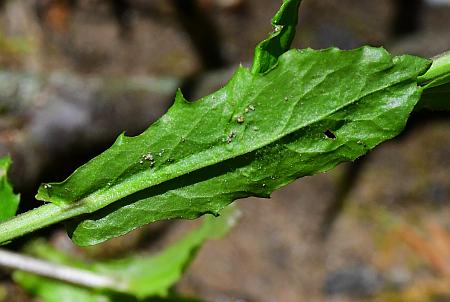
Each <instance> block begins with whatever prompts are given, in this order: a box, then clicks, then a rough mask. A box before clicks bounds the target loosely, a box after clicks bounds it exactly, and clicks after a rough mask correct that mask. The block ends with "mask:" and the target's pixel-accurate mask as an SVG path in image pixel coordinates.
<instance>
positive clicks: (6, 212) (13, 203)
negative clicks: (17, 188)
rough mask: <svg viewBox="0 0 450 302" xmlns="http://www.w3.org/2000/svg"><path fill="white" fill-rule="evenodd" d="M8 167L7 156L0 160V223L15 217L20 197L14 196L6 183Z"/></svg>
mask: <svg viewBox="0 0 450 302" xmlns="http://www.w3.org/2000/svg"><path fill="white" fill-rule="evenodd" d="M10 165H11V158H10V157H9V156H6V157H2V158H0V221H3V220H7V219H9V218H11V217H13V216H15V215H16V211H17V207H18V206H19V201H20V196H19V195H16V194H14V192H13V189H12V187H11V185H10V183H9V182H8V170H9V166H10Z"/></svg>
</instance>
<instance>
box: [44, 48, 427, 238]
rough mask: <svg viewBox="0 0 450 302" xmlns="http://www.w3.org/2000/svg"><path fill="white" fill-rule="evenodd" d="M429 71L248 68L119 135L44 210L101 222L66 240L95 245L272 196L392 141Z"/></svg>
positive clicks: (359, 59) (372, 56) (316, 60)
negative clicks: (55, 207)
mask: <svg viewBox="0 0 450 302" xmlns="http://www.w3.org/2000/svg"><path fill="white" fill-rule="evenodd" d="M428 67H429V61H428V60H425V59H422V58H418V57H414V56H408V55H406V56H399V57H392V56H391V55H389V53H388V52H387V51H385V50H384V49H382V48H372V47H362V48H359V49H355V50H351V51H342V50H339V49H336V48H331V49H326V50H319V51H317V50H312V49H304V50H291V51H288V52H286V53H284V54H283V55H281V56H280V58H279V60H278V64H277V66H276V67H274V68H273V69H271V70H270V71H268V72H267V73H265V74H262V75H260V74H256V75H253V74H252V73H251V72H250V71H249V70H247V69H245V68H242V67H241V68H239V69H238V71H237V72H236V73H235V75H234V76H233V78H232V79H231V80H230V82H229V83H228V84H227V85H226V86H225V87H224V88H222V89H221V90H219V91H217V92H215V93H213V94H212V95H210V96H207V97H204V98H202V99H200V100H198V101H196V102H193V103H189V102H187V101H185V100H184V99H183V97H182V96H181V94H180V93H178V95H177V97H176V101H175V104H174V105H173V106H172V107H171V108H170V109H169V111H168V113H166V114H165V115H164V116H163V117H162V118H161V119H160V120H158V121H157V122H156V123H154V124H153V125H152V126H151V127H150V128H149V129H148V130H146V131H145V132H144V133H142V134H141V135H139V136H136V137H126V136H124V135H121V136H120V137H119V138H118V139H117V141H116V142H115V144H114V145H113V146H112V147H111V148H110V149H109V150H107V151H105V152H104V153H103V154H101V155H99V156H98V157H96V158H95V159H93V160H91V161H90V162H88V163H87V164H85V165H84V166H82V167H80V168H79V169H77V170H76V171H75V172H74V174H72V175H71V176H70V177H69V178H68V179H66V180H65V181H64V182H62V183H58V184H46V185H43V186H41V187H40V189H39V193H38V195H37V198H38V199H41V200H45V201H49V202H53V203H56V204H59V205H60V206H61V211H64V209H66V208H67V209H71V210H74V209H76V211H77V214H78V213H82V212H84V213H92V212H95V213H93V214H90V215H87V216H82V217H81V218H79V219H78V220H77V222H76V224H75V225H73V226H72V227H71V228H70V229H71V235H72V239H73V240H74V242H75V243H77V244H79V245H89V244H95V243H99V242H101V241H104V240H107V239H109V238H111V237H114V236H118V235H121V234H124V233H126V232H128V231H130V230H132V229H134V228H137V227H139V226H141V225H143V224H146V223H150V222H153V221H156V220H161V219H169V218H196V217H198V216H200V215H202V214H204V213H218V212H219V211H220V210H221V209H222V208H223V207H225V206H226V205H227V204H229V203H230V202H232V201H233V200H235V199H237V198H242V197H247V196H269V195H270V193H271V192H272V191H273V190H275V189H277V188H279V187H281V186H283V185H285V184H288V183H290V182H292V181H293V180H294V179H296V178H298V177H301V176H305V175H311V174H314V173H318V172H322V171H327V170H329V169H331V168H333V167H334V166H336V165H337V164H339V163H340V162H343V161H348V160H354V159H356V158H358V157H360V156H361V155H363V154H365V153H366V152H367V151H369V150H371V149H372V148H374V147H375V146H376V145H377V144H379V143H381V142H383V141H385V140H387V139H390V138H392V137H394V136H396V135H397V134H398V133H399V132H400V131H401V130H402V129H403V127H404V125H405V123H406V120H407V118H408V116H409V114H410V112H411V110H412V108H413V107H414V106H415V105H416V103H417V102H418V100H419V98H420V94H421V88H420V87H418V86H417V82H416V81H417V76H418V75H420V74H422V73H423V72H425V71H426V70H427V68H428ZM330 133H331V134H332V135H328V137H327V135H326V134H330ZM108 205H109V206H108ZM100 209H102V210H100ZM98 210H100V211H98Z"/></svg>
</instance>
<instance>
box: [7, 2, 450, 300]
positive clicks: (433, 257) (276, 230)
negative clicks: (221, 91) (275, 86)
mask: <svg viewBox="0 0 450 302" xmlns="http://www.w3.org/2000/svg"><path fill="white" fill-rule="evenodd" d="M280 3H281V1H279V0H0V156H3V155H6V154H8V153H9V154H11V155H12V157H13V160H14V165H13V168H12V171H11V177H12V182H13V184H14V187H15V189H16V191H17V192H21V196H22V205H21V209H20V210H21V211H26V210H28V209H31V208H33V207H36V206H38V205H39V202H37V201H35V200H34V197H33V196H34V194H35V192H36V190H37V187H38V185H39V183H41V182H44V181H60V180H63V179H64V178H65V177H67V176H68V175H69V174H70V173H71V172H72V171H73V170H74V169H75V168H76V167H78V166H79V165H81V164H82V163H84V162H86V161H87V160H89V159H90V158H92V157H94V156H95V155H97V154H99V153H100V152H101V151H103V150H104V149H106V148H107V147H108V146H110V145H111V144H112V142H113V141H114V139H115V137H116V136H117V135H118V134H119V133H121V132H122V131H124V130H125V131H126V132H127V134H128V135H134V134H137V133H140V132H141V131H142V130H144V129H145V128H146V127H147V126H148V125H149V124H150V123H151V122H153V121H154V120H155V119H157V118H158V117H159V116H161V115H162V114H163V113H164V112H165V110H166V109H167V108H168V107H169V106H170V105H171V103H172V100H173V96H174V94H175V91H176V89H177V88H178V87H182V90H183V92H184V94H185V96H186V97H187V98H188V99H191V100H194V99H196V98H198V97H200V96H202V95H206V94H208V93H210V92H212V91H214V90H216V89H217V88H219V87H221V86H222V85H223V84H224V83H225V82H226V81H227V80H228V78H229V77H230V75H231V73H232V72H233V70H234V69H235V67H236V66H237V65H238V64H240V63H241V64H243V65H249V64H250V62H251V59H252V55H253V49H254V47H255V45H256V44H257V43H258V41H260V40H262V39H264V38H265V37H266V36H267V34H268V33H269V32H270V31H271V30H272V28H271V25H270V19H271V17H272V16H273V14H274V12H275V11H276V10H277V9H278V7H279V5H280ZM363 44H370V45H375V46H381V45H383V46H384V47H385V48H386V49H388V50H389V51H391V52H393V53H397V54H400V53H410V54H416V55H421V56H425V57H431V56H433V55H436V54H439V53H442V52H444V51H446V50H449V49H450V1H448V0H427V1H426V0H377V1H373V0H315V1H314V0H304V1H303V3H302V6H301V13H300V25H299V30H298V34H297V37H296V39H295V42H294V46H295V47H300V48H304V47H312V48H325V47H330V46H338V47H340V48H344V49H349V48H354V47H358V46H360V45H363ZM449 133H450V116H449V115H448V114H444V113H433V114H430V113H427V112H424V113H419V114H415V115H414V116H413V117H412V119H411V120H410V122H409V124H408V126H407V129H406V130H405V132H404V133H403V134H402V135H401V136H400V137H399V138H398V139H396V140H394V141H392V142H387V143H385V144H383V145H382V146H380V147H378V148H376V150H374V151H373V152H371V153H370V154H369V155H368V156H366V157H364V158H363V159H360V160H358V161H357V162H355V163H352V164H344V165H341V166H340V167H338V168H337V169H335V170H333V171H332V172H330V173H327V174H322V175H318V176H314V177H307V178H303V179H301V180H298V181H297V182H295V183H293V184H291V185H289V186H287V187H286V188H284V189H282V190H280V191H278V192H276V193H274V194H273V197H272V198H271V199H268V200H262V199H256V198H251V199H250V200H241V201H238V202H237V204H238V205H239V206H240V208H241V209H242V211H243V217H242V219H241V222H240V224H239V225H238V226H237V227H235V228H234V230H233V231H232V232H231V234H230V235H229V236H228V237H226V238H225V239H223V240H220V241H214V242H209V243H208V244H207V245H206V246H205V247H204V248H203V249H202V250H201V251H200V253H199V255H198V257H197V258H196V260H195V261H194V263H193V265H192V266H191V267H190V268H189V269H188V271H187V273H186V275H185V277H184V278H183V279H182V281H181V283H180V284H179V285H178V287H177V289H178V290H179V291H180V292H182V293H185V294H188V295H193V296H197V297H200V298H203V299H205V300H208V301H217V302H228V301H230V302H231V301H240V302H244V301H246V302H252V301H261V302H266V301H267V302H269V301H270V302H272V301H283V302H291V301H292V302H294V301H312V302H315V301H332V302H337V301H339V302H341V301H388V302H389V301H408V302H409V301H412V302H414V301H418V302H423V301H433V302H434V301H436V302H437V301H440V302H442V301H450V228H449V227H450V219H449V218H450V135H449ZM193 224H195V222H189V221H180V222H178V221H176V222H162V223H156V224H153V225H150V226H148V227H144V228H142V229H140V230H138V231H134V232H132V233H131V234H129V235H127V236H124V237H121V238H117V239H114V240H111V241H109V242H107V243H105V244H102V245H100V246H94V247H92V248H88V249H83V250H80V249H77V248H75V247H74V246H73V245H71V244H70V240H69V239H68V238H67V235H65V233H64V231H62V228H59V227H53V228H50V229H47V230H44V231H42V232H40V233H39V234H40V235H42V236H47V237H49V238H50V239H51V241H52V243H53V244H54V245H56V246H58V247H60V248H63V249H67V250H72V251H75V252H77V253H87V254H89V255H92V256H94V257H97V258H101V259H105V258H111V257H118V256H121V255H125V254H128V253H130V252H142V251H153V250H157V249H158V248H160V247H162V246H164V245H166V244H167V243H168V242H171V241H172V240H173V239H174V238H177V237H178V236H180V234H181V233H182V232H183V231H184V230H185V229H186V228H187V227H190V226H192V225H193ZM29 238H30V237H25V238H23V239H21V240H19V241H18V242H16V243H14V245H13V248H16V249H20V247H21V246H22V245H23V244H24V242H26V241H27V239H29ZM0 282H1V283H0V300H2V299H3V300H4V301H31V298H30V297H29V296H27V295H26V294H25V293H24V292H23V290H21V289H20V288H19V287H17V286H15V285H14V284H13V283H11V281H10V280H9V278H8V275H7V274H5V273H3V272H0Z"/></svg>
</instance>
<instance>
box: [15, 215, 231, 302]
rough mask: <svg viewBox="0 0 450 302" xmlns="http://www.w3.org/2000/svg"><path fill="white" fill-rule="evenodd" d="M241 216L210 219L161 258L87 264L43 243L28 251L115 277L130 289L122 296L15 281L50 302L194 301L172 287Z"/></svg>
mask: <svg viewBox="0 0 450 302" xmlns="http://www.w3.org/2000/svg"><path fill="white" fill-rule="evenodd" d="M238 214H239V212H238V211H237V210H235V209H234V208H233V207H230V208H228V209H226V210H225V211H224V212H223V213H222V215H221V216H220V217H219V218H215V217H213V216H207V217H205V219H204V221H203V224H202V225H201V226H200V227H199V228H197V229H195V230H194V231H191V232H190V233H189V234H187V235H186V236H185V237H184V238H182V239H181V240H179V241H177V242H175V243H174V244H172V245H171V246H169V247H168V248H166V249H165V250H163V251H161V252H160V253H159V254H156V255H154V256H150V257H148V256H147V257H143V256H132V257H129V258H126V259H122V260H115V261H109V262H89V263H84V262H82V261H80V260H76V259H73V257H71V256H69V255H66V254H64V253H62V252H60V251H57V250H55V249H54V248H53V247H51V246H50V245H48V244H47V243H45V242H43V241H35V242H34V243H33V244H31V245H29V246H28V248H27V251H28V252H29V253H31V254H33V255H35V256H38V257H41V258H44V259H47V260H50V261H52V262H55V263H59V264H65V265H70V266H73V267H76V268H81V269H86V270H90V271H93V272H95V273H97V274H100V275H105V276H108V277H114V278H115V279H116V280H118V282H120V284H126V288H125V289H124V290H121V292H120V293H117V292H116V293H113V291H115V290H116V289H115V288H110V289H105V290H107V291H104V292H98V291H95V290H93V289H88V288H82V287H78V286H74V285H70V284H67V283H64V282H61V281H56V280H51V279H48V278H44V277H40V276H36V275H32V274H29V273H25V272H15V273H14V280H15V281H16V282H18V283H19V284H20V285H21V286H23V287H24V288H25V289H26V290H27V291H28V292H30V293H31V294H33V295H35V296H38V297H40V298H41V299H43V300H44V301H46V302H56V301H83V302H85V301H88V302H94V301H95V302H96V301H124V300H126V301H128V300H129V301H137V300H136V298H138V299H144V298H147V297H153V298H154V299H156V298H155V297H159V298H164V299H158V301H193V300H190V299H189V300H188V299H183V298H181V297H175V296H172V294H171V292H170V289H171V287H172V286H173V285H174V284H175V283H176V282H177V281H178V280H179V279H180V278H181V277H182V274H183V272H184V271H185V269H186V268H187V267H188V265H189V264H190V262H191V261H192V259H193V258H194V257H195V254H196V253H197V251H198V249H199V248H200V247H201V246H202V244H203V243H204V242H205V241H206V240H208V239H216V238H219V237H222V236H224V235H226V233H227V232H228V231H229V230H230V228H231V227H232V226H233V225H234V224H235V222H236V219H237V217H238ZM133 297H136V298H133ZM152 301H153V299H152Z"/></svg>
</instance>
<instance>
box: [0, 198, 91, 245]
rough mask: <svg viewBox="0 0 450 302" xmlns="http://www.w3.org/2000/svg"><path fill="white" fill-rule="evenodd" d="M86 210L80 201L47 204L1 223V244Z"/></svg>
mask: <svg viewBox="0 0 450 302" xmlns="http://www.w3.org/2000/svg"><path fill="white" fill-rule="evenodd" d="M85 212H86V211H85V208H84V207H83V206H81V205H80V204H78V203H75V204H73V205H61V206H59V205H55V204H45V205H43V206H40V207H38V208H36V209H33V210H30V211H28V212H25V213H23V214H20V215H18V216H16V217H13V218H11V219H10V220H7V221H5V222H2V223H0V244H1V243H5V242H8V241H10V240H12V239H14V238H18V237H21V236H23V235H25V234H28V233H31V232H33V231H36V230H39V229H42V228H44V227H46V226H49V225H52V224H55V223H58V222H61V221H63V220H65V219H68V218H72V217H75V216H78V215H80V214H83V213H85Z"/></svg>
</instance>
